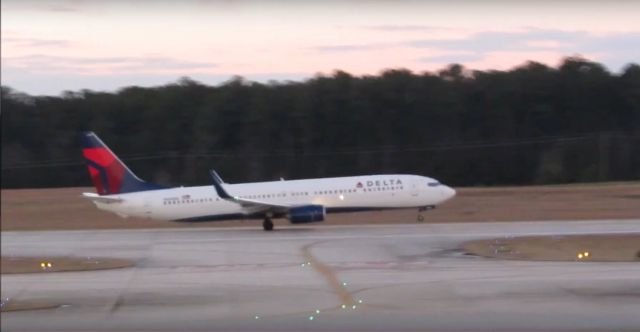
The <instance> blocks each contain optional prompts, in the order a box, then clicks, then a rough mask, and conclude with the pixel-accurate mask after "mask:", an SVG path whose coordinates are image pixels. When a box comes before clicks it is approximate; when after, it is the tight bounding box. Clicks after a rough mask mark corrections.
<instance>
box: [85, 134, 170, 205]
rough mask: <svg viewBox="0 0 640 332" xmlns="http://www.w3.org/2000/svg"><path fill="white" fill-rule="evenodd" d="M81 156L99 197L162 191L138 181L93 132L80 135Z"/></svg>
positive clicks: (153, 185)
mask: <svg viewBox="0 0 640 332" xmlns="http://www.w3.org/2000/svg"><path fill="white" fill-rule="evenodd" d="M81 142H82V154H83V155H84V159H85V162H86V163H87V168H89V175H90V176H91V180H92V181H93V185H94V186H95V187H96V191H97V192H98V194H100V195H114V194H124V193H130V192H136V191H146V190H156V189H163V187H161V186H158V185H155V184H151V183H147V182H145V181H142V180H140V178H138V177H137V176H136V175H135V174H133V172H131V170H129V168H127V166H126V165H125V164H124V163H123V162H122V161H120V159H118V157H117V156H116V155H115V154H114V153H113V152H111V150H110V149H109V147H107V146H106V145H105V144H104V143H103V142H102V141H101V140H100V138H98V136H97V135H96V134H95V133H93V132H84V133H82V134H81Z"/></svg>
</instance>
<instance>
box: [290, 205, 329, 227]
mask: <svg viewBox="0 0 640 332" xmlns="http://www.w3.org/2000/svg"><path fill="white" fill-rule="evenodd" d="M325 214H326V209H325V207H324V206H322V205H305V206H297V207H294V208H291V209H290V210H289V214H288V215H287V218H288V219H289V221H290V222H291V223H292V224H303V223H308V222H318V221H323V220H324V216H325Z"/></svg>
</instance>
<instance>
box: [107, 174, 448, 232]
mask: <svg viewBox="0 0 640 332" xmlns="http://www.w3.org/2000/svg"><path fill="white" fill-rule="evenodd" d="M225 188H226V190H227V192H228V193H229V195H231V196H234V197H239V198H244V199H249V200H258V201H262V202H269V203H272V204H286V205H307V204H315V205H322V206H324V207H325V208H326V210H327V212H328V213H330V212H348V211H362V210H376V209H391V208H411V207H417V208H419V207H433V206H435V205H438V204H440V203H442V202H444V201H446V200H448V199H450V198H452V197H453V196H454V195H455V191H454V190H453V189H451V188H449V187H447V186H445V185H443V184H440V183H439V182H437V181H436V180H434V179H432V178H428V177H423V176H417V175H393V174H392V175H370V176H353V177H340V178H323V179H308V180H290V181H284V180H283V181H271V182H254V183H242V184H225ZM109 197H114V198H119V199H120V200H119V201H117V202H111V203H105V202H99V201H96V202H95V203H96V205H97V206H98V208H100V209H103V210H107V211H111V212H114V213H117V214H119V215H121V216H131V217H143V218H153V219H161V220H185V221H189V220H191V221H198V220H202V221H204V220H223V219H234V218H243V217H252V211H251V210H248V209H247V208H244V207H242V206H241V205H240V204H237V203H235V202H233V201H228V200H224V199H222V198H220V197H219V196H218V194H217V193H216V190H215V188H214V186H213V185H210V186H198V187H177V188H170V189H159V190H150V191H142V192H135V193H128V194H119V195H110V196H109Z"/></svg>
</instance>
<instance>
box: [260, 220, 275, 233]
mask: <svg viewBox="0 0 640 332" xmlns="http://www.w3.org/2000/svg"><path fill="white" fill-rule="evenodd" d="M262 228H264V230H265V231H272V230H273V221H271V218H269V217H266V218H264V221H263V222H262Z"/></svg>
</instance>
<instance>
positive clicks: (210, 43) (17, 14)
mask: <svg viewBox="0 0 640 332" xmlns="http://www.w3.org/2000/svg"><path fill="white" fill-rule="evenodd" d="M639 13H640V1H620V0H618V1H548V0H547V1H506V0H504V1H461V0H449V1H231V0H229V1H205V0H199V1H198V0H193V1H191V0H186V1H91V0H69V1H29V0H3V1H2V18H1V21H2V23H1V24H2V85H3V86H5V85H6V86H10V87H12V88H14V89H16V90H19V91H23V92H26V93H29V94H34V95H41V94H46V95H57V94H59V93H60V92H62V91H64V90H81V89H91V90H99V91H115V90H117V89H118V88H121V87H125V86H132V85H140V86H153V85H162V84H167V83H170V82H175V81H176V80H177V79H179V78H180V77H183V76H188V77H191V78H192V79H195V80H198V81H201V82H203V83H206V84H213V85H215V84H219V83H221V82H224V81H226V80H228V79H229V78H230V77H232V76H234V75H240V76H243V77H245V78H247V79H249V80H255V81H260V82H267V81H269V80H303V79H306V78H310V77H313V76H314V75H315V74H317V73H324V74H330V73H331V72H333V71H334V70H337V69H339V70H344V71H347V72H349V73H352V74H356V75H362V74H378V73H380V71H382V70H384V69H389V68H407V69H410V70H412V71H414V72H423V71H437V70H439V69H442V68H444V67H445V66H446V65H447V64H450V63H461V64H463V65H464V66H466V67H468V68H471V69H500V70H502V69H510V68H513V67H514V66H517V65H520V64H522V63H524V62H525V61H527V60H533V61H538V62H542V63H545V64H548V65H552V66H556V65H558V63H559V62H560V60H561V59H562V58H563V57H566V56H572V55H581V56H583V57H586V58H588V59H590V60H593V61H597V62H601V63H603V64H605V65H606V66H607V68H609V70H611V71H613V72H620V71H621V70H622V69H623V68H624V66H625V65H626V64H628V63H631V62H634V63H638V62H639V60H640V19H639V18H638V17H639Z"/></svg>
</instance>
